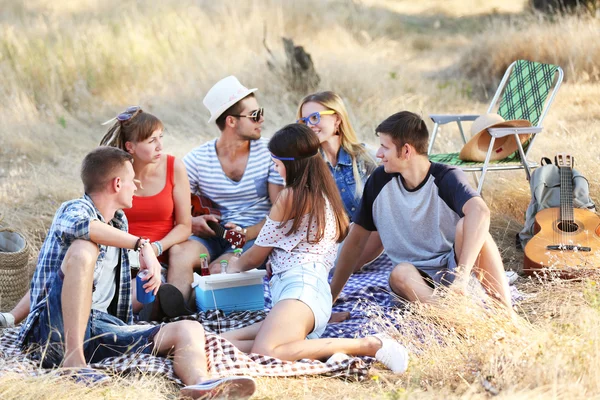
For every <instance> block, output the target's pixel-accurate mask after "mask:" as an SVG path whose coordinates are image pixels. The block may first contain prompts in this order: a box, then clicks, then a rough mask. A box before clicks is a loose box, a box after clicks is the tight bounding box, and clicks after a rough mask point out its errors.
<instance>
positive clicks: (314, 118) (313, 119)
mask: <svg viewBox="0 0 600 400" xmlns="http://www.w3.org/2000/svg"><path fill="white" fill-rule="evenodd" d="M332 114H335V111H333V110H325V111H319V112H314V113H312V114H310V115H309V116H308V117H304V118H299V119H297V120H296V123H298V124H304V125H308V124H310V125H317V124H318V123H319V122H321V115H332Z"/></svg>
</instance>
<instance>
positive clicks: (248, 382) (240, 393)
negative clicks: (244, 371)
mask: <svg viewBox="0 0 600 400" xmlns="http://www.w3.org/2000/svg"><path fill="white" fill-rule="evenodd" d="M255 390H256V382H254V379H252V378H250V377H247V376H228V377H225V378H219V379H210V380H206V381H202V382H200V383H198V384H196V385H189V386H185V387H184V388H182V389H181V390H180V391H179V393H180V394H181V395H182V396H185V397H191V398H192V399H199V398H203V399H236V400H237V399H247V398H249V397H250V396H252V395H253V394H254V391H255Z"/></svg>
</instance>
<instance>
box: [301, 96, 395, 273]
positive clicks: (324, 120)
mask: <svg viewBox="0 0 600 400" xmlns="http://www.w3.org/2000/svg"><path fill="white" fill-rule="evenodd" d="M297 118H298V120H297V121H296V122H298V123H301V124H305V125H307V126H308V127H309V128H311V129H312V131H313V132H315V133H316V134H317V136H318V138H319V141H320V143H321V149H320V152H321V155H322V156H323V158H324V159H325V161H326V162H327V165H328V167H329V170H330V171H331V174H332V175H333V178H334V180H335V183H336V186H337V188H338V190H339V192H340V196H341V197H342V201H343V203H344V209H345V210H346V214H347V215H348V217H349V218H350V221H352V217H353V215H354V212H355V211H356V210H357V209H358V208H359V205H360V200H361V198H362V192H363V186H364V184H365V182H366V181H367V178H368V177H369V176H370V175H371V173H372V172H373V170H375V168H376V167H377V163H376V161H375V159H374V157H373V156H371V154H369V151H368V149H367V148H366V147H365V145H364V144H362V143H360V142H359V141H358V138H357V136H356V132H355V131H354V128H353V127H352V124H351V123H350V118H349V117H348V112H347V111H346V106H345V105H344V101H343V100H342V98H341V97H340V96H339V95H337V94H336V93H334V92H331V91H325V92H318V93H313V94H310V95H308V96H306V97H305V98H304V99H303V100H302V102H300V106H299V107H298V116H297ZM382 252H383V246H382V244H381V240H380V238H379V233H377V232H373V233H372V234H371V236H370V237H369V241H368V242H367V245H366V246H365V248H364V251H363V252H362V255H361V258H360V262H359V263H358V264H357V265H358V268H357V270H360V268H362V267H363V266H364V265H365V264H368V263H369V262H371V261H373V260H375V259H376V258H377V257H379V256H380V255H381V253H382ZM355 272H356V271H355Z"/></svg>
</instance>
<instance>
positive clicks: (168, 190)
mask: <svg viewBox="0 0 600 400" xmlns="http://www.w3.org/2000/svg"><path fill="white" fill-rule="evenodd" d="M174 164H175V157H173V156H170V155H167V179H166V182H165V186H164V187H163V189H162V190H161V191H160V192H159V193H157V194H155V195H154V196H145V197H140V196H133V207H131V208H129V209H126V210H123V211H124V212H125V215H126V216H127V221H128V222H129V233H131V234H132V235H135V236H144V237H147V238H149V239H150V241H152V242H155V241H157V240H161V239H162V238H164V237H165V236H167V234H168V233H169V232H171V229H173V226H174V225H175V202H174V201H173V187H174V186H175V177H174V175H175V173H174ZM159 261H163V262H166V261H167V260H166V257H164V255H163V256H161V257H159Z"/></svg>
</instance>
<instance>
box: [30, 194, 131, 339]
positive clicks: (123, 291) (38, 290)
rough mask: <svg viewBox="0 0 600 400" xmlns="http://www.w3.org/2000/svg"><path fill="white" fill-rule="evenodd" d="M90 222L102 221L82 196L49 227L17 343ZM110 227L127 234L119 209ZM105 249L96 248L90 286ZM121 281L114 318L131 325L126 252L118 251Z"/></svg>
mask: <svg viewBox="0 0 600 400" xmlns="http://www.w3.org/2000/svg"><path fill="white" fill-rule="evenodd" d="M94 220H100V221H102V222H105V221H104V219H103V217H102V215H101V214H100V211H98V209H97V208H96V206H95V205H94V202H93V201H92V199H91V198H90V197H89V196H88V195H85V196H83V197H82V198H80V199H76V200H71V201H67V202H65V203H63V204H62V205H61V206H60V208H59V209H58V211H57V212H56V214H55V215H54V220H53V221H52V225H51V226H50V231H49V232H48V236H46V240H44V244H43V245H42V248H41V249H40V255H39V257H38V262H37V267H36V269H35V274H34V275H33V279H32V281H31V308H30V311H29V316H28V317H27V320H26V321H25V323H24V324H23V326H22V327H21V332H20V334H19V343H20V344H21V345H24V344H26V343H25V341H26V338H27V335H28V334H29V331H30V330H31V327H32V325H33V324H34V323H35V322H36V321H37V319H38V316H39V315H40V313H41V312H42V311H44V309H45V307H46V303H47V300H48V292H49V291H50V286H51V284H52V282H53V280H54V278H55V276H56V274H57V273H58V271H59V270H60V267H61V265H62V262H63V259H64V258H65V255H66V254H67V250H68V249H69V246H71V243H73V242H74V241H75V240H77V239H83V240H90V223H91V222H92V221H94ZM110 224H111V225H112V226H114V227H115V228H118V229H120V230H122V231H125V232H127V218H126V217H125V213H123V211H122V210H118V211H117V212H116V213H115V215H114V217H113V219H112V220H111V221H110ZM107 247H108V246H103V245H98V248H99V255H98V260H97V261H96V267H95V268H94V287H96V282H95V280H96V278H97V277H99V276H100V272H101V270H102V268H103V263H102V261H103V260H104V257H105V256H106V250H107ZM120 278H121V280H120V284H119V288H118V289H119V292H118V296H119V297H118V299H117V311H116V315H115V316H116V317H117V318H119V319H120V320H122V321H123V322H126V323H127V324H131V323H133V312H132V308H131V270H130V266H129V257H128V256H127V250H126V249H121V277H120Z"/></svg>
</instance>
